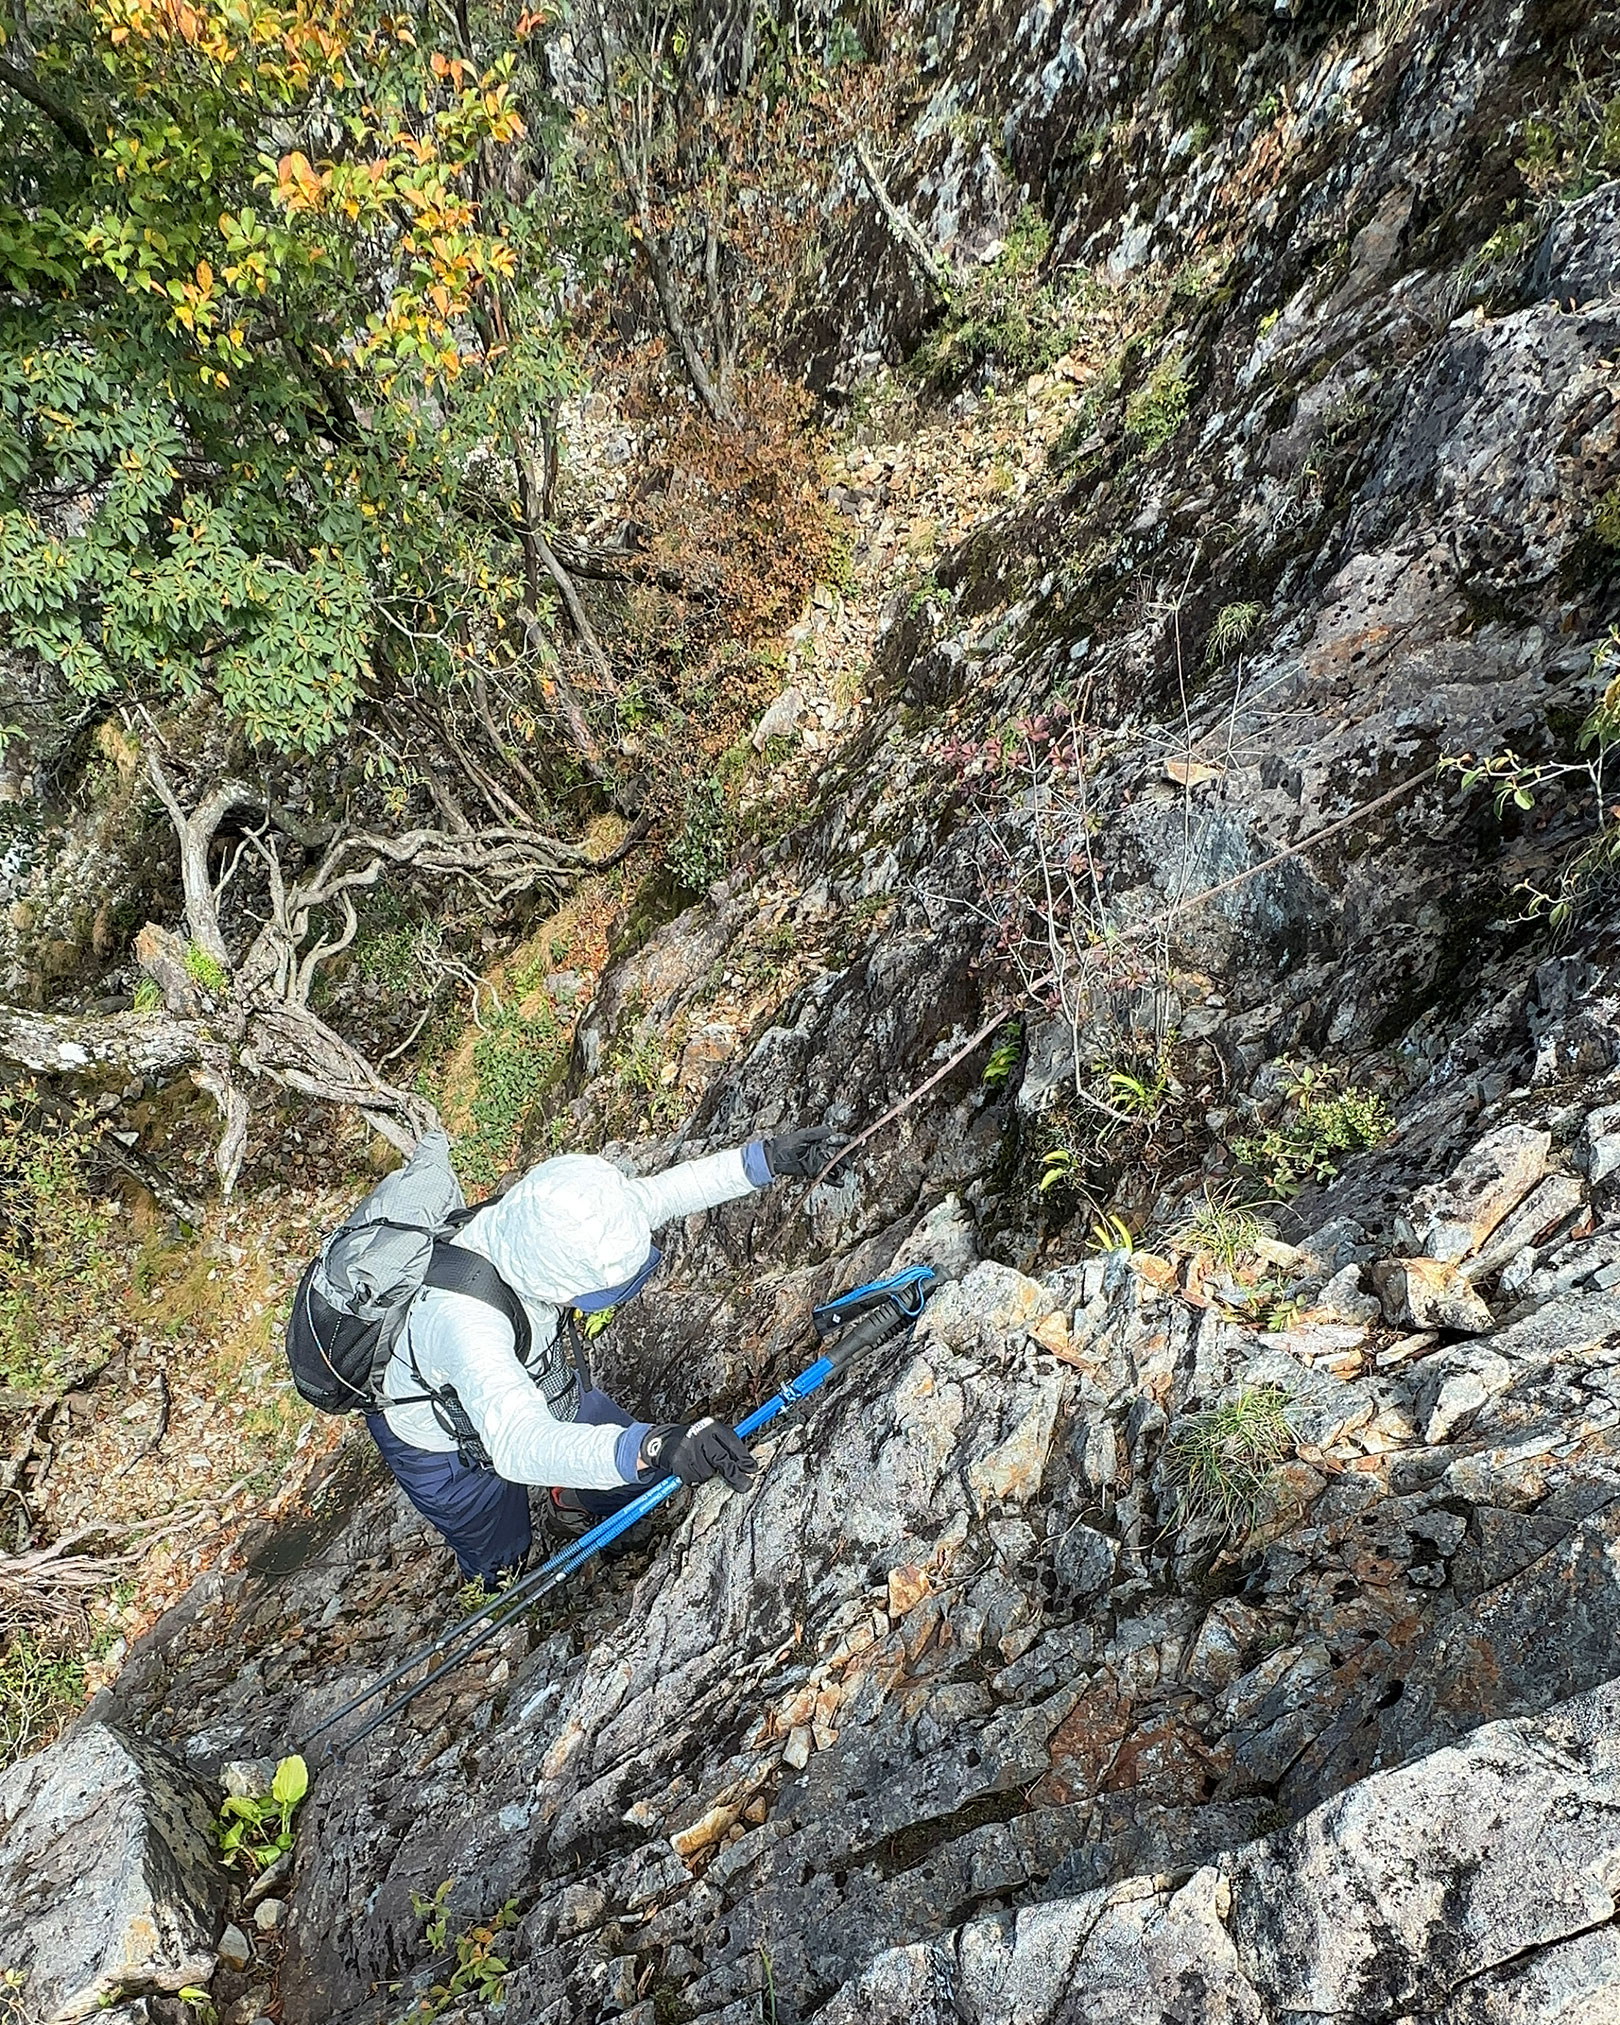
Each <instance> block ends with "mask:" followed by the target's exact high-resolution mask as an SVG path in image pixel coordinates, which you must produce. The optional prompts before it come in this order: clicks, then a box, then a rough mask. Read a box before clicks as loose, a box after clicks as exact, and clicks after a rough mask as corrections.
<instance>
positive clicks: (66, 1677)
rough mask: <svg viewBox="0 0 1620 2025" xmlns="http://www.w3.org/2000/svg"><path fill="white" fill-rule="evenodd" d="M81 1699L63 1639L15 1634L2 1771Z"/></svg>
mask: <svg viewBox="0 0 1620 2025" xmlns="http://www.w3.org/2000/svg"><path fill="white" fill-rule="evenodd" d="M83 1700H84V1666H83V1663H82V1661H81V1660H80V1659H79V1658H78V1657H77V1656H76V1655H75V1654H73V1653H72V1652H70V1651H68V1650H67V1649H66V1648H65V1647H64V1646H63V1644H62V1642H61V1640H60V1639H59V1638H53V1637H52V1636H50V1634H48V1633H46V1632H43V1631H28V1630H23V1631H18V1632H16V1633H14V1634H13V1636H12V1637H11V1639H10V1640H9V1641H8V1642H7V1644H6V1645H5V1647H4V1648H3V1649H0V1772H3V1771H4V1770H5V1768H6V1767H7V1766H8V1765H14V1764H16V1762H17V1760H18V1759H19V1758H26V1757H27V1756H28V1754H29V1752H30V1751H38V1750H41V1749H43V1747H44V1746H45V1745H46V1744H48V1743H49V1742H50V1741H51V1739H52V1737H54V1736H55V1735H56V1733H57V1731H58V1730H60V1729H61V1727H62V1725H63V1724H64V1723H65V1722H66V1721H67V1720H68V1718H69V1717H70V1716H71V1715H72V1714H73V1712H74V1711H75V1710H76V1709H77V1708H78V1706H79V1704H80V1703H81V1702H82V1701H83ZM3 2016H4V2013H3V2012H0V2017H3Z"/></svg>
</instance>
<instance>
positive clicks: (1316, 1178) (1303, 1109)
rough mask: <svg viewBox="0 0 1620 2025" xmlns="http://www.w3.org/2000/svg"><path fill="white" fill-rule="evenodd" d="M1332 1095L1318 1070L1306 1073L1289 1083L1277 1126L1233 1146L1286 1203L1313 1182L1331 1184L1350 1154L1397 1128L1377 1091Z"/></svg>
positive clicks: (1349, 1090)
mask: <svg viewBox="0 0 1620 2025" xmlns="http://www.w3.org/2000/svg"><path fill="white" fill-rule="evenodd" d="M1330 1092H1331V1082H1330V1080H1329V1079H1328V1078H1326V1077H1324V1076H1323V1075H1322V1073H1321V1072H1320V1071H1319V1070H1316V1069H1310V1068H1307V1069H1303V1070H1301V1071H1300V1072H1299V1074H1298V1075H1297V1076H1296V1077H1295V1078H1294V1079H1293V1080H1292V1081H1291V1082H1290V1083H1289V1084H1288V1086H1287V1088H1286V1091H1285V1107H1284V1110H1283V1113H1282V1116H1281V1117H1280V1118H1279V1119H1278V1120H1277V1121H1276V1123H1275V1124H1273V1125H1269V1126H1268V1127H1267V1128H1266V1129H1265V1131H1264V1132H1262V1133H1260V1134H1259V1135H1258V1136H1257V1137H1252V1138H1241V1139H1234V1140H1233V1141H1232V1151H1233V1153H1234V1154H1235V1155H1236V1156H1237V1158H1238V1159H1239V1160H1240V1161H1242V1163H1243V1165H1244V1166H1245V1167H1253V1168H1256V1169H1258V1170H1259V1171H1260V1172H1261V1173H1263V1174H1264V1176H1265V1178H1266V1184H1267V1186H1268V1187H1269V1188H1270V1189H1271V1190H1272V1191H1273V1192H1274V1193H1275V1194H1276V1195H1278V1196H1281V1197H1282V1198H1283V1199H1284V1200H1286V1199H1287V1198H1288V1197H1289V1196H1293V1195H1297V1194H1298V1193H1299V1191H1300V1190H1301V1189H1302V1188H1304V1187H1306V1186H1307V1185H1308V1184H1310V1183H1312V1182H1316V1183H1320V1182H1324V1181H1331V1180H1332V1179H1333V1177H1334V1175H1336V1174H1337V1173H1338V1171H1339V1168H1340V1165H1341V1164H1342V1160H1343V1156H1344V1155H1345V1154H1347V1153H1358V1152H1360V1151H1361V1150H1362V1149H1363V1148H1365V1147H1368V1146H1376V1145H1377V1144H1378V1143H1379V1142H1380V1140H1383V1139H1387V1138H1388V1137H1389V1134H1390V1132H1391V1131H1392V1130H1393V1128H1394V1124H1395V1121H1394V1118H1393V1117H1392V1116H1391V1115H1390V1110H1389V1106H1388V1105H1387V1104H1386V1103H1385V1102H1384V1100H1383V1098H1382V1097H1380V1096H1378V1095H1377V1094H1376V1093H1375V1092H1373V1091H1371V1090H1362V1089H1358V1088H1357V1087H1356V1086H1355V1085H1354V1084H1351V1085H1349V1086H1347V1087H1346V1088H1345V1089H1342V1090H1340V1091H1338V1092H1337V1093H1336V1094H1330Z"/></svg>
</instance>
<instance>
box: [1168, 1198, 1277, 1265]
mask: <svg viewBox="0 0 1620 2025" xmlns="http://www.w3.org/2000/svg"><path fill="white" fill-rule="evenodd" d="M1266 1235H1267V1231H1266V1226H1265V1225H1264V1224H1263V1223H1262V1222H1261V1221H1260V1219H1259V1217H1257V1216H1256V1215H1255V1214H1254V1212H1253V1210H1251V1209H1245V1208H1243V1207H1242V1206H1241V1205H1240V1204H1238V1203H1235V1202H1231V1201H1224V1200H1222V1199H1220V1198H1218V1197H1216V1196H1213V1195H1210V1194H1208V1193H1207V1192H1206V1194H1205V1196H1204V1199H1203V1201H1202V1202H1200V1203H1199V1205H1198V1207H1197V1208H1196V1209H1195V1210H1194V1211H1193V1213H1192V1215H1191V1216H1189V1217H1188V1218H1187V1220H1186V1222H1185V1223H1184V1224H1182V1225H1181V1227H1180V1228H1179V1229H1178V1230H1177V1232H1176V1237H1177V1239H1178V1240H1179V1241H1180V1243H1182V1244H1184V1245H1185V1246H1186V1247H1187V1248H1188V1250H1189V1251H1195V1252H1203V1253H1204V1254H1205V1255H1206V1256H1207V1257H1208V1258H1209V1260H1210V1262H1211V1263H1212V1264H1213V1265H1216V1266H1219V1267H1220V1269H1221V1270H1222V1272H1225V1273H1235V1272H1238V1271H1239V1270H1240V1269H1241V1268H1242V1267H1244V1266H1246V1265H1247V1264H1248V1263H1249V1262H1250V1260H1251V1259H1253V1258H1254V1257H1255V1256H1256V1254H1257V1250H1258V1247H1259V1244H1260V1240H1261V1239H1262V1238H1263V1237H1265V1236H1266Z"/></svg>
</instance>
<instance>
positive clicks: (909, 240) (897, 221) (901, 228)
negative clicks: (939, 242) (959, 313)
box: [855, 134, 951, 301]
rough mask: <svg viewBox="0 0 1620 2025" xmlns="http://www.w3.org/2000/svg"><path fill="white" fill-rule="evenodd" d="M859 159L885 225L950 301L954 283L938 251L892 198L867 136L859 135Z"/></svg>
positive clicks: (857, 143)
mask: <svg viewBox="0 0 1620 2025" xmlns="http://www.w3.org/2000/svg"><path fill="white" fill-rule="evenodd" d="M855 160H856V162H857V163H858V164H859V165H860V171H861V174H862V176H863V177H864V178H865V179H866V187H867V188H868V189H869V190H870V191H871V193H872V196H873V199H874V201H875V202H876V204H877V207H878V209H879V210H880V211H881V212H882V213H883V222H884V223H885V224H886V225H887V226H888V228H889V230H890V232H892V233H893V235H894V237H895V238H896V240H898V241H899V243H900V245H902V246H903V247H904V248H905V249H906V251H907V252H908V253H909V254H910V255H911V257H912V259H913V260H915V261H916V263H917V265H918V266H919V267H920V268H921V269H922V271H923V274H924V276H925V278H926V279H927V281H928V282H929V284H930V286H931V287H932V288H933V290H934V292H935V293H936V294H937V295H938V296H940V298H941V299H942V300H944V301H949V300H950V293H951V290H950V284H949V283H948V282H947V281H946V279H945V276H944V274H943V273H942V271H941V269H940V266H939V263H938V261H937V259H936V258H935V255H934V249H933V248H932V247H931V246H930V245H929V243H928V241H927V240H926V239H925V238H924V237H923V236H922V233H921V232H920V231H919V230H918V229H917V226H916V224H915V222H914V221H913V220H912V219H911V218H910V217H909V216H908V215H907V213H906V212H905V211H903V210H902V209H901V207H900V206H899V205H898V204H897V203H896V202H895V201H894V199H893V198H892V197H891V196H890V195H889V192H888V190H887V188H886V187H885V186H884V182H883V178H882V176H881V175H879V173H878V166H877V163H876V162H874V161H873V159H872V150H871V149H870V148H869V147H868V146H867V144H866V137H865V135H864V134H857V135H856V136H855Z"/></svg>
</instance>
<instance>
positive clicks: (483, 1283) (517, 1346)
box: [422, 1242, 532, 1364]
mask: <svg viewBox="0 0 1620 2025" xmlns="http://www.w3.org/2000/svg"><path fill="white" fill-rule="evenodd" d="M422 1284H423V1286H424V1287H437V1288H439V1289H440V1291H441V1292H443V1293H447V1294H466V1295H468V1296H469V1297H470V1298H471V1299H472V1300H475V1301H482V1302H483V1304H484V1306H485V1307H486V1308H493V1309H494V1310H495V1311H496V1313H497V1314H500V1315H504V1316H505V1317H506V1319H507V1321H508V1322H510V1323H511V1325H512V1347H513V1349H514V1350H515V1351H516V1352H517V1357H518V1362H519V1363H520V1364H526V1363H527V1362H528V1359H529V1348H530V1343H531V1340H532V1336H531V1331H530V1328H529V1313H528V1310H527V1309H526V1308H525V1307H524V1305H523V1303H522V1302H521V1301H520V1300H519V1299H518V1297H517V1295H516V1294H515V1293H514V1292H513V1291H512V1289H511V1288H510V1287H509V1286H508V1285H507V1283H506V1281H505V1280H503V1279H502V1278H501V1276H500V1274H499V1273H498V1272H497V1271H496V1270H495V1268H494V1266H492V1265H491V1264H490V1262H489V1260H488V1259H486V1258H484V1257H483V1256H482V1254H481V1253H479V1252H473V1251H468V1250H467V1249H466V1248H465V1246H463V1245H452V1244H445V1243H443V1242H438V1243H435V1245H434V1247H433V1257H432V1258H431V1259H430V1260H429V1262H428V1269H427V1271H426V1272H425V1273H424V1274H423V1275H422Z"/></svg>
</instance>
